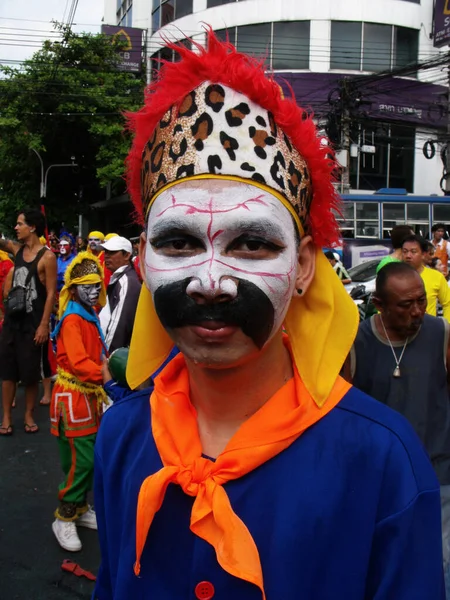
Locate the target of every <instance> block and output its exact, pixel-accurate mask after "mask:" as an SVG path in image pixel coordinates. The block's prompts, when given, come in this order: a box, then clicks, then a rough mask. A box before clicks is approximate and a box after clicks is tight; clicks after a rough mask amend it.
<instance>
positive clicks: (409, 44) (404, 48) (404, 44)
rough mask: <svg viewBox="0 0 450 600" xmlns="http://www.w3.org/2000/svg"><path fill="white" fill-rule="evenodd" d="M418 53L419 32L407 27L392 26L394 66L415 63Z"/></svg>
mask: <svg viewBox="0 0 450 600" xmlns="http://www.w3.org/2000/svg"><path fill="white" fill-rule="evenodd" d="M418 53H419V32H418V31H417V30H416V29H409V27H394V67H395V68H398V67H404V66H405V65H409V64H411V63H416V62H417V59H418Z"/></svg>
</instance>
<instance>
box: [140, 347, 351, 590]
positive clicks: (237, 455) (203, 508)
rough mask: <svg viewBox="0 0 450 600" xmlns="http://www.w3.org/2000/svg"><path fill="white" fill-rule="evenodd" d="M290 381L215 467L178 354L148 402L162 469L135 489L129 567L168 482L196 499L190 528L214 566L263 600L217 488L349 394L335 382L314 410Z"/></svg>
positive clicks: (237, 525)
mask: <svg viewBox="0 0 450 600" xmlns="http://www.w3.org/2000/svg"><path fill="white" fill-rule="evenodd" d="M293 368H294V377H293V378H292V379H290V380H289V381H288V382H287V383H286V384H285V385H284V386H283V387H282V388H281V389H279V390H278V391H277V392H276V393H275V394H274V395H273V396H272V398H270V400H268V401H267V402H266V404H264V406H262V407H261V408H260V409H259V410H258V411H257V412H256V413H255V414H254V415H252V416H251V417H250V418H249V419H248V420H247V421H245V423H243V424H242V425H241V427H240V428H239V430H238V431H237V432H236V434H235V435H234V436H233V437H232V438H231V440H230V441H229V442H228V444H227V446H226V448H225V450H224V451H223V452H222V453H221V454H220V455H219V456H218V457H217V460H216V461H215V462H213V461H211V460H208V459H206V458H203V457H202V446H201V443H200V438H199V434H198V427H197V417H196V411H195V409H194V407H193V406H192V404H191V402H190V400H189V375H188V370H187V367H186V363H185V361H184V357H183V355H182V354H179V355H177V356H176V357H175V358H174V359H173V360H172V361H171V362H170V363H169V364H168V365H167V367H166V368H165V369H164V371H163V372H162V373H161V375H160V376H159V377H158V378H157V379H156V381H155V389H154V391H153V393H152V395H151V397H150V406H151V414H152V430H153V437H154V440H155V443H156V446H157V448H158V451H159V454H160V456H161V460H162V462H163V464H164V467H163V468H162V469H160V470H159V471H158V472H157V473H155V474H154V475H150V476H149V477H147V478H146V479H145V480H144V482H143V484H142V486H141V489H140V491H139V499H138V507H137V523H136V563H135V566H134V572H135V574H136V575H139V573H140V568H141V566H140V559H141V555H142V552H143V549H144V545H145V541H146V539H147V535H148V531H149V529H150V526H151V524H152V521H153V518H154V516H155V513H156V512H157V511H158V510H159V509H160V508H161V505H162V503H163V500H164V495H165V493H166V489H167V486H168V485H169V483H177V484H178V485H180V486H181V488H182V489H183V491H184V493H185V494H188V495H189V496H195V497H196V498H195V501H194V505H193V507H192V513H191V524H190V529H191V531H192V532H193V533H195V534H196V535H198V536H199V537H200V538H202V539H204V540H205V541H207V542H208V543H209V544H211V545H212V546H214V549H215V551H216V556H217V560H218V562H219V564H220V566H221V567H222V568H223V569H224V570H225V571H227V572H228V573H230V574H231V575H234V576H235V577H239V578H240V579H244V580H245V581H249V582H250V583H253V584H255V585H257V586H258V587H259V588H260V590H261V592H262V598H263V599H264V600H265V593H264V584H263V575H262V568H261V563H260V559H259V553H258V549H257V547H256V544H255V542H254V540H253V538H252V536H251V534H250V532H249V530H248V529H247V527H246V526H245V524H244V523H243V522H242V521H241V519H240V518H239V517H238V516H237V515H236V514H235V513H234V511H233V509H232V507H231V504H230V501H229V499H228V496H227V493H226V491H225V490H224V488H223V487H222V486H223V484H224V483H226V482H227V481H230V480H233V479H238V478H239V477H242V476H243V475H246V474H247V473H249V472H250V471H253V470H254V469H256V468H257V467H259V465H262V464H263V463H265V462H266V461H268V460H270V459H271V458H272V457H273V456H276V455H277V454H279V453H280V452H282V451H283V450H284V449H285V448H287V447H288V446H290V444H292V442H294V441H295V440H296V439H297V438H298V437H299V436H300V435H301V434H302V433H303V432H304V431H305V430H306V429H308V427H311V425H313V424H314V423H316V422H317V421H319V420H320V419H321V418H322V417H323V416H324V415H326V414H327V413H328V412H330V410H331V409H332V408H334V407H335V406H336V405H337V404H338V402H339V401H340V400H341V398H342V397H343V396H344V395H345V394H346V393H347V391H348V390H349V389H350V387H351V386H350V384H349V383H347V382H346V381H344V380H343V379H342V378H340V377H338V378H337V380H336V383H335V384H334V387H333V389H332V391H331V394H330V396H329V397H328V399H327V401H326V402H325V404H324V405H323V406H322V408H319V407H318V406H317V404H316V403H315V402H314V400H313V399H312V397H311V396H310V394H309V393H308V391H307V390H306V388H305V386H304V385H303V383H302V381H301V379H300V377H299V375H298V372H297V369H296V368H295V366H293Z"/></svg>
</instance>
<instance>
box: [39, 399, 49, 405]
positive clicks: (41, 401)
mask: <svg viewBox="0 0 450 600" xmlns="http://www.w3.org/2000/svg"><path fill="white" fill-rule="evenodd" d="M50 402H51V401H50V400H46V399H45V398H41V399H40V401H39V405H40V406H50Z"/></svg>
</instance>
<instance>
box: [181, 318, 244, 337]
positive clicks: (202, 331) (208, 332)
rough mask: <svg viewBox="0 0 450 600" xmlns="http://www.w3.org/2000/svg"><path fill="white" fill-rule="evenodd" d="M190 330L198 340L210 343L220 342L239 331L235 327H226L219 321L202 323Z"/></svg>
mask: <svg viewBox="0 0 450 600" xmlns="http://www.w3.org/2000/svg"><path fill="white" fill-rule="evenodd" d="M191 328H192V331H193V332H194V333H195V334H196V335H197V336H198V337H199V338H201V339H202V340H204V341H210V342H220V341H222V340H224V339H226V338H228V337H230V335H232V334H233V333H235V332H236V331H237V330H238V329H239V328H238V327H237V326H236V325H227V324H226V323H223V322H220V321H204V322H202V323H200V324H199V325H192V326H191Z"/></svg>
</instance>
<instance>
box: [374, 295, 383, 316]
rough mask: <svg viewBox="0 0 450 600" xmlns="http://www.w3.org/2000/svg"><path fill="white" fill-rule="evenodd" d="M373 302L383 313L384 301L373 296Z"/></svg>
mask: <svg viewBox="0 0 450 600" xmlns="http://www.w3.org/2000/svg"><path fill="white" fill-rule="evenodd" d="M372 302H373V305H374V306H375V308H376V309H377V310H378V311H379V312H381V311H382V309H383V301H382V300H381V298H380V297H379V296H376V295H375V294H373V295H372Z"/></svg>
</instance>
